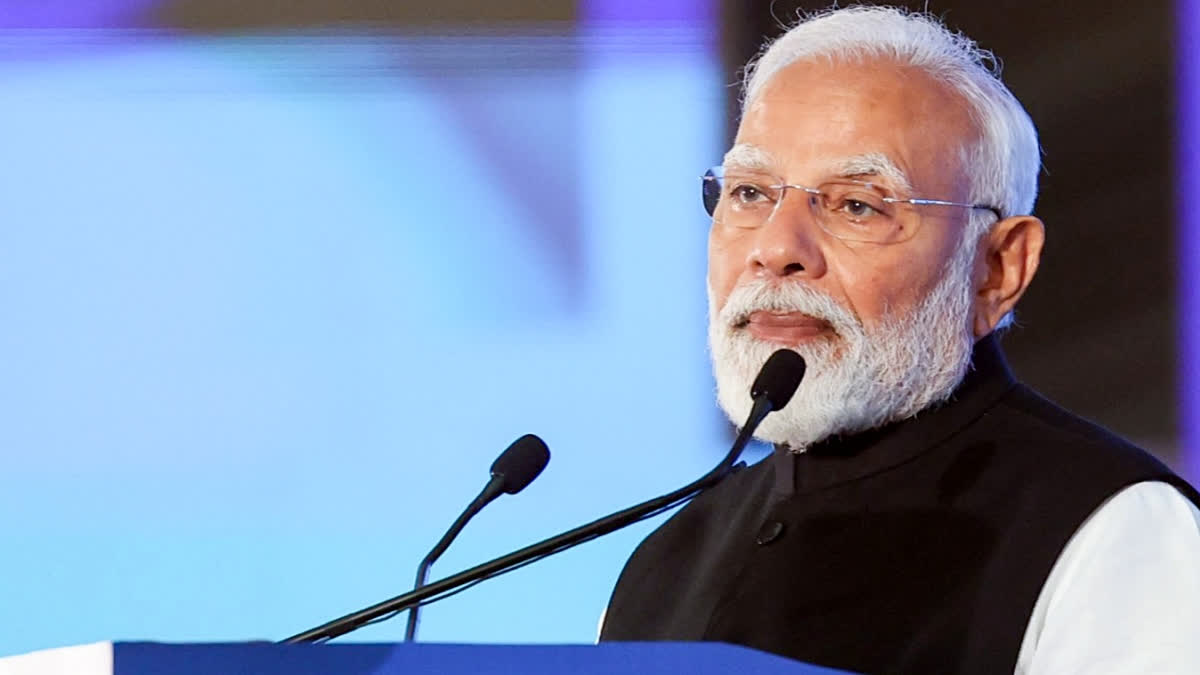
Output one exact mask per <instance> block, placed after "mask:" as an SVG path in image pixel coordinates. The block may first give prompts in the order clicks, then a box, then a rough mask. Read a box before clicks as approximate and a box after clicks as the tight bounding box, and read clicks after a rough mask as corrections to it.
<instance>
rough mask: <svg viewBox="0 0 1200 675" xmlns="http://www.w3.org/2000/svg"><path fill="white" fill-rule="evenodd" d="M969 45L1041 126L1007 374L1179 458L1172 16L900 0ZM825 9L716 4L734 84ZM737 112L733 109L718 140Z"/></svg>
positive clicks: (1132, 6)
mask: <svg viewBox="0 0 1200 675" xmlns="http://www.w3.org/2000/svg"><path fill="white" fill-rule="evenodd" d="M888 4H894V5H899V6H907V7H909V8H910V9H917V10H920V9H926V5H928V7H927V9H928V11H930V12H932V13H934V14H936V15H938V16H940V17H942V18H943V20H944V21H945V22H946V23H947V25H949V26H950V27H951V28H953V29H956V30H959V31H961V32H963V33H966V34H967V35H969V36H971V37H972V38H974V39H975V40H976V41H977V42H978V43H979V44H980V45H981V46H983V47H984V48H986V49H989V50H991V51H992V52H993V53H994V54H995V55H996V56H997V57H999V59H1000V61H1001V62H1002V64H1003V78H1004V81H1005V82H1006V83H1007V84H1008V86H1009V88H1010V89H1011V90H1012V91H1013V93H1014V94H1016V96H1017V98H1018V99H1020V100H1021V102H1022V103H1023V104H1024V105H1025V107H1026V109H1027V110H1028V111H1029V114H1030V116H1031V117H1032V118H1033V121H1034V124H1036V125H1037V128H1038V132H1039V134H1040V140H1041V145H1042V152H1043V171H1042V175H1041V180H1040V186H1039V188H1040V189H1039V195H1038V201H1037V206H1036V208H1035V213H1036V215H1038V216H1039V217H1040V218H1041V219H1042V220H1043V221H1044V222H1045V223H1046V249H1045V251H1044V253H1043V257H1042V266H1041V268H1040V270H1039V271H1038V275H1037V278H1036V279H1035V280H1034V283H1033V285H1032V287H1031V288H1030V290H1029V292H1028V293H1027V294H1026V295H1025V298H1024V299H1023V300H1022V301H1021V303H1020V305H1019V306H1018V311H1017V319H1018V325H1017V326H1016V327H1015V328H1014V329H1013V330H1011V331H1010V332H1009V334H1008V335H1007V336H1006V337H1005V339H1004V345H1005V348H1006V350H1007V352H1008V355H1009V358H1010V361H1011V362H1012V365H1013V369H1014V370H1015V371H1016V373H1017V375H1018V376H1019V377H1020V378H1021V379H1023V380H1024V381H1026V382H1027V383H1029V384H1030V385H1032V386H1033V387H1035V388H1037V389H1038V390H1040V391H1041V392H1042V393H1043V394H1045V395H1046V396H1048V397H1050V398H1051V399H1054V400H1055V401H1057V402H1058V403H1059V404H1061V405H1063V406H1065V407H1067V408H1070V409H1071V410H1073V411H1074V412H1076V413H1079V414H1082V415H1084V416H1085V417H1088V418H1090V419H1093V420H1095V421H1098V422H1100V423H1101V424H1103V425H1105V426H1107V427H1109V428H1111V429H1113V430H1114V431H1116V432H1118V433H1120V434H1122V435H1124V436H1126V437H1128V438H1130V439H1132V440H1133V441H1135V442H1137V443H1139V444H1142V445H1144V446H1145V447H1147V448H1148V449H1150V450H1152V451H1154V452H1155V453H1156V454H1158V455H1159V456H1160V457H1162V458H1163V459H1164V460H1167V461H1173V460H1174V459H1175V453H1176V446H1177V407H1178V404H1177V400H1176V398H1177V397H1176V385H1175V373H1176V363H1177V345H1176V329H1175V311H1176V309H1175V308H1176V297H1175V296H1176V292H1175V269H1176V265H1177V264H1178V263H1177V260H1176V255H1175V253H1174V240H1175V227H1174V216H1173V214H1174V209H1173V201H1174V172H1173V171H1172V168H1171V138H1172V136H1173V119H1172V110H1173V100H1172V78H1173V64H1172V53H1173V52H1172V50H1173V47H1172V44H1171V39H1170V38H1171V24H1170V19H1171V15H1170V3H1120V4H1114V5H1113V6H1111V7H1106V6H1103V5H1102V4H1101V3H1083V2H1064V3H1043V2H1029V1H1022V2H1012V1H1008V2H1004V1H1000V2H996V1H993V2H969V1H963V2H948V1H944V2H929V3H924V2H908V3H902V2H895V3H888ZM825 6H827V3H823V2H789V1H788V0H754V1H751V2H726V3H724V6H723V9H722V25H723V26H724V34H723V42H722V54H723V58H724V62H725V64H726V66H727V69H728V71H729V73H730V78H731V79H730V81H735V80H736V78H738V77H740V68H741V67H742V64H744V63H745V62H746V61H747V60H748V59H750V58H751V57H752V56H753V55H754V54H755V53H756V52H757V51H758V50H759V48H760V47H761V45H762V43H763V40H764V39H766V38H768V37H774V36H776V35H778V34H780V33H781V32H782V31H783V28H781V24H780V22H781V21H783V22H787V23H792V22H794V21H795V18H796V15H797V14H796V13H797V10H805V11H812V10H817V9H821V8H823V7H825ZM737 112H738V101H737V98H736V97H735V96H731V97H730V101H729V120H730V124H729V128H728V132H727V133H728V134H729V138H730V139H732V137H733V135H734V131H735V130H736V124H737Z"/></svg>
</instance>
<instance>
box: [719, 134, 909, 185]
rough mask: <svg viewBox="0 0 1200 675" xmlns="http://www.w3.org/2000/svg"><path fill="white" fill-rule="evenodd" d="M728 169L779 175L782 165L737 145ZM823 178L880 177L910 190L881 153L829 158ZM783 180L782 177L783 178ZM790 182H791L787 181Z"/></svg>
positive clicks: (729, 155) (763, 152)
mask: <svg viewBox="0 0 1200 675" xmlns="http://www.w3.org/2000/svg"><path fill="white" fill-rule="evenodd" d="M724 166H725V169H726V170H727V171H728V170H730V169H734V170H738V169H740V170H747V171H762V172H766V173H773V174H776V175H780V174H781V172H782V171H783V168H784V167H783V164H782V162H780V161H779V159H778V158H777V157H776V156H775V155H773V154H771V152H770V151H768V150H767V149H765V148H763V147H761V146H758V145H754V144H753V143H738V144H736V145H734V146H733V147H732V148H730V149H729V152H726V153H725V162H724ZM821 166H822V171H823V172H824V174H825V175H822V176H821V178H862V177H872V176H878V177H880V178H883V179H885V180H886V181H887V182H889V183H891V184H892V185H894V186H895V187H897V188H909V187H910V186H911V182H910V181H909V179H908V175H907V174H906V173H905V172H904V171H903V170H902V169H901V168H900V167H899V166H898V165H897V164H896V162H894V161H893V160H892V159H891V158H890V157H888V156H887V155H886V154H884V153H882V152H863V153H861V154H856V155H848V156H845V157H830V158H828V159H827V160H825V161H822V162H821ZM780 177H783V176H780ZM788 180H790V179H788Z"/></svg>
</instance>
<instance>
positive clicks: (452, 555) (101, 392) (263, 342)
mask: <svg viewBox="0 0 1200 675" xmlns="http://www.w3.org/2000/svg"><path fill="white" fill-rule="evenodd" d="M706 30H707V29H705V28H704V27H703V26H689V25H672V24H668V23H659V24H645V25H639V24H612V25H607V24H605V25H601V24H596V25H594V26H591V27H586V26H585V27H583V28H581V29H579V30H577V31H569V32H566V33H561V32H558V33H556V32H554V31H546V30H534V29H531V30H530V31H528V32H527V33H525V34H519V33H512V32H510V33H509V34H499V33H486V32H479V33H475V34H470V35H467V34H463V35H458V36H454V35H423V36H422V35H396V34H380V33H370V32H365V31H358V32H354V31H350V30H345V29H342V30H329V31H322V32H316V33H308V34H296V33H278V34H255V33H250V34H239V35H228V36H221V37H214V36H203V35H183V34H173V33H167V32H154V31H129V30H127V31H119V30H112V31H101V30H90V29H80V30H62V29H59V30H49V29H46V30H8V31H5V32H4V33H3V35H2V36H0V43H2V44H0V82H2V85H0V86H2V92H3V93H2V94H0V96H2V97H3V105H0V130H2V131H0V137H2V138H3V142H2V143H0V147H2V148H3V156H4V161H3V162H2V163H0V221H2V223H3V226H2V227H0V312H2V314H3V330H2V331H0V353H3V355H4V357H3V359H2V360H0V449H2V450H3V452H4V457H5V460H6V461H5V470H4V471H3V472H2V473H0V512H2V513H3V514H5V517H4V520H3V524H2V525H0V531H2V533H3V540H4V553H3V555H2V556H0V580H2V581H0V625H3V626H5V630H3V631H0V655H4V654H11V653H16V652H24V651H30V650H34V649H40V648H44V647H50V646H57V645H65V644H73V643H81V642H90V641H96V640H104V639H153V640H171V641H206V640H242V639H278V638H282V637H285V636H287V635H289V634H292V633H295V632H298V631H300V630H302V629H305V628H308V627H310V626H312V625H315V624H318V623H321V622H323V621H325V620H327V619H330V618H332V617H334V616H337V615H340V614H342V613H345V612H348V611H352V610H354V609H357V608H359V607H361V606H364V605H367V604H371V603H373V602H376V601H378V600H381V599H384V598H386V597H390V596H392V595H397V594H399V593H401V592H404V591H405V590H407V589H408V588H409V586H410V584H411V580H412V576H413V570H414V567H415V565H416V563H417V561H418V560H419V559H420V558H421V556H422V555H424V553H425V552H426V551H427V550H428V549H429V547H430V546H432V545H433V543H434V542H435V541H436V540H437V538H438V537H439V536H440V535H441V533H442V531H443V530H444V529H445V528H446V527H447V526H448V525H449V524H450V522H451V521H452V520H453V518H454V517H455V516H456V515H457V514H458V513H459V511H460V510H461V509H462V508H463V507H464V506H465V505H466V503H467V502H468V500H470V499H471V498H472V497H473V496H474V495H475V494H476V493H477V491H478V490H479V489H480V488H481V487H482V485H483V483H484V482H485V481H486V479H487V468H488V466H489V465H490V463H491V461H492V460H493V459H494V458H495V456H496V455H497V454H499V452H500V451H501V450H502V449H503V448H504V447H505V446H507V445H508V443H510V442H511V441H512V440H513V439H515V438H516V437H518V436H520V435H521V434H524V433H527V432H533V433H537V434H539V435H541V436H542V437H543V438H545V439H546V441H547V442H548V443H549V445H550V448H551V452H552V453H553V459H552V460H551V463H550V466H549V468H548V469H547V470H546V472H545V473H544V474H543V475H542V477H541V478H539V479H538V480H537V481H536V482H535V483H534V484H533V485H532V486H530V487H529V488H528V489H527V490H526V491H525V492H523V493H521V494H520V495H517V496H515V497H504V498H502V499H501V500H499V501H497V502H496V503H495V504H493V505H492V506H491V507H490V508H489V509H488V510H486V511H485V512H484V513H483V514H482V515H480V516H479V517H478V518H477V519H476V520H475V521H474V522H472V523H471V524H470V525H469V526H468V527H467V529H466V530H465V532H464V533H463V535H462V536H461V537H460V539H459V541H458V542H457V543H456V544H455V546H453V547H452V548H451V550H450V552H449V553H448V554H447V555H446V556H445V557H444V558H443V559H442V560H441V561H440V562H439V563H438V564H437V565H436V566H435V567H434V571H433V574H432V576H431V578H433V579H437V578H440V577H442V576H446V575H448V574H450V573H453V572H456V571H458V570H460V569H463V568H465V567H468V566H471V565H474V564H476V563H478V562H482V561H483V560H485V559H489V558H491V557H494V556H496V555H499V554H502V553H505V552H507V551H508V550H511V549H514V548H517V547H520V546H524V545H526V544H529V543H532V542H533V541H536V540H538V539H541V538H544V537H546V536H550V535H552V534H555V533H557V532H559V531H561V530H564V529H567V528H569V527H573V526H575V525H578V524H581V523H583V522H585V521H587V520H591V519H593V518H596V517H599V516H601V515H604V514H605V513H607V512H609V511H612V510H615V509H617V508H620V507H623V506H626V505H628V504H630V503H633V502H635V501H639V500H641V499H644V498H648V497H651V496H654V495H656V494H659V493H662V492H666V491H668V490H670V489H673V488H674V487H676V486H678V485H680V484H682V483H684V482H687V481H689V480H691V479H693V478H695V477H696V476H698V475H699V474H701V473H703V471H705V470H706V469H707V468H708V467H709V465H711V464H712V463H714V462H715V461H716V459H717V458H718V457H719V456H720V455H721V454H722V453H723V451H724V448H725V446H726V443H727V440H728V439H727V432H726V427H725V426H724V424H723V422H722V420H721V418H720V416H719V414H718V412H717V410H716V408H715V404H714V403H713V395H712V389H713V384H712V381H711V376H710V374H709V370H708V365H707V357H706V355H705V342H704V335H705V306H704V302H705V301H704V297H705V294H704V258H705V240H706V228H707V220H706V218H705V216H704V213H703V211H702V210H701V208H700V206H699V199H698V198H697V197H698V176H699V175H700V174H701V173H702V172H703V169H704V167H706V166H708V165H710V164H714V163H717V162H718V161H719V159H720V156H719V152H720V150H721V148H720V147H719V143H720V141H719V139H720V137H721V132H722V128H723V126H722V125H723V120H722V119H721V115H722V111H723V109H724V108H723V105H724V96H725V93H726V92H725V87H726V86H727V84H728V83H727V82H725V81H724V76H723V75H722V74H721V72H720V68H719V60H718V58H717V56H716V54H715V49H714V48H713V47H712V45H711V42H712V41H711V36H710V35H709V34H708V33H707V32H706ZM651 527H652V523H643V524H641V525H639V526H636V527H634V528H630V529H629V530H627V531H624V532H621V533H618V534H617V535H614V536H611V537H608V538H606V539H603V540H600V541H597V542H594V543H590V544H587V545H585V546H583V547H580V548H577V549H575V550H572V551H570V552H568V553H565V554H563V555H560V556H558V557H555V558H552V559H549V560H546V561H544V562H542V563H540V564H538V565H534V566H531V567H527V568H524V569H522V570H520V571H518V572H515V573H513V574H510V575H508V576H505V577H502V578H499V579H495V580H492V581H490V582H488V583H486V584H483V585H481V586H479V587H477V588H475V589H472V590H471V591H469V592H467V593H463V594H461V595H458V596H455V597H453V598H451V599H448V600H446V601H444V602H441V603H439V604H436V605H433V606H431V607H429V608H428V609H426V610H425V612H424V614H423V621H422V628H421V637H422V638H423V639H426V640H431V641H456V642H476V641H479V642H587V641H591V640H592V639H593V638H594V636H595V630H596V624H597V620H598V618H599V616H600V613H601V611H602V609H603V607H604V605H605V603H606V601H607V598H608V594H609V592H610V590H611V587H612V584H613V583H614V581H615V579H616V575H617V574H618V573H619V571H620V567H621V565H622V564H623V562H624V560H625V558H626V557H627V556H628V554H629V553H630V552H631V550H632V548H633V546H634V545H635V544H636V542H637V541H639V540H640V538H641V537H643V536H645V534H646V533H647V532H648V531H649V529H650V528H651ZM402 633H403V625H402V621H392V622H390V623H385V624H382V625H379V626H375V627H371V628H369V629H366V630H363V631H361V632H360V633H356V634H355V635H354V639H358V640H396V639H399V637H400V636H401V635H402Z"/></svg>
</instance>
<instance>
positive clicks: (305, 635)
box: [282, 349, 805, 644]
mask: <svg viewBox="0 0 1200 675" xmlns="http://www.w3.org/2000/svg"><path fill="white" fill-rule="evenodd" d="M804 371H805V364H804V359H803V358H802V357H801V356H800V355H799V354H797V353H796V352H794V351H791V350H790V349H780V350H778V351H776V352H775V353H774V354H772V355H771V356H770V358H768V359H767V361H766V363H764V364H763V367H762V370H760V371H759V373H758V377H756V378H755V379H754V384H753V386H752V387H751V389H750V391H751V397H752V398H753V401H754V403H753V405H752V406H751V409H750V414H749V415H748V416H747V419H746V423H745V424H744V425H743V426H742V428H741V429H740V430H739V431H738V435H737V438H736V439H734V441H733V445H732V446H731V447H730V449H729V453H728V454H726V455H725V457H724V458H723V459H722V460H721V462H720V463H719V464H717V465H716V466H715V467H713V469H712V470H711V471H709V472H708V473H706V474H704V475H703V476H701V477H700V478H698V479H697V480H695V481H692V482H691V483H688V484H687V485H685V486H683V487H681V488H679V489H678V490H675V491H674V492H669V493H667V494H665V495H662V496H661V497H656V498H654V499H650V500H648V501H645V502H642V503H641V504H637V505H635V506H631V507H629V508H627V509H623V510H621V511H617V512H616V513H613V514H610V515H608V516H605V517H603V518H600V519H599V520H594V521H592V522H590V523H588V524H586V525H582V526H580V527H577V528H575V529H573V530H568V531H566V532H563V533H562V534H559V535H557V536H554V537H550V538H549V539H545V540H543V541H540V542H538V543H536V544H532V545H530V546H526V547H525V548H523V549H520V550H517V551H514V552H512V553H509V554H508V555H504V556H501V557H499V558H496V559H494V560H491V561H488V562H485V563H483V564H481V565H476V566H475V567H472V568H470V569H467V570H464V571H462V572H459V573H458V574H454V575H452V576H449V577H446V578H445V579H441V580H440V581H435V582H433V583H431V584H429V585H427V586H422V587H421V588H417V589H414V590H412V591H409V592H408V593H405V594H404V595H398V596H396V597H394V598H391V599H389V600H384V601H383V602H379V603H376V604H374V605H371V606H370V607H366V608H364V609H360V610H358V611H357V612H353V613H351V614H347V615H345V616H343V617H340V618H337V619H334V620H332V621H328V622H326V623H323V624H321V625H320V626H317V627H316V628H311V629H309V630H306V631H304V632H302V633H297V634H295V635H293V636H291V637H289V638H285V639H284V640H282V643H284V644H295V643H300V642H313V641H317V640H329V639H332V638H335V637H337V636H339V635H345V634H346V633H349V632H350V631H353V630H355V629H357V628H360V627H362V626H364V625H366V624H368V623H372V622H375V621H378V620H381V617H386V616H390V615H392V614H395V613H397V612H400V611H403V610H405V609H408V608H410V607H414V606H416V605H419V604H422V603H424V604H428V603H430V602H434V601H436V600H440V599H441V598H444V597H449V596H450V595H453V594H454V593H458V592H460V591H463V590H466V587H468V586H471V585H474V584H477V583H479V582H481V581H484V580H485V579H490V578H491V577H494V576H498V575H501V574H504V573H506V572H511V571H512V570H515V569H517V568H518V567H523V566H525V565H528V564H530V563H533V562H536V561H538V560H540V559H542V558H545V557H547V556H550V555H554V554H555V553H560V552H562V551H565V550H567V549H569V548H573V547H575V546H578V545H579V544H582V543H584V542H587V541H591V540H592V539H595V538H597V537H601V536H603V535H606V534H608V533H610V532H614V531H616V530H619V529H621V528H623V527H625V526H627V525H632V524H633V523H636V522H638V521H641V520H645V519H647V518H651V517H653V516H656V515H658V514H660V513H662V512H664V511H667V510H670V509H672V508H674V507H676V506H678V505H680V504H682V503H684V502H686V501H688V500H690V499H692V498H694V497H695V496H696V495H698V494H700V492H702V491H703V490H706V489H708V488H709V487H712V486H713V485H716V484H717V483H719V482H720V481H721V479H723V478H724V477H725V476H726V475H727V474H728V473H729V470H730V468H731V467H732V466H733V463H734V462H735V461H737V458H738V457H739V456H740V455H741V454H742V450H743V449H744V448H745V447H746V444H747V443H748V442H749V441H750V438H751V437H752V436H753V435H754V430H755V429H757V428H758V425H759V424H761V423H762V421H763V419H765V418H766V416H767V415H769V414H770V413H771V412H772V411H775V410H781V409H782V408H783V407H784V406H786V405H787V404H788V401H790V400H791V399H792V395H793V394H795V393H796V389H797V388H798V387H799V386H800V381H801V380H802V379H803V378H804ZM531 480H532V479H531Z"/></svg>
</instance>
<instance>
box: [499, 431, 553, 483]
mask: <svg viewBox="0 0 1200 675" xmlns="http://www.w3.org/2000/svg"><path fill="white" fill-rule="evenodd" d="M549 462H550V448H547V447H546V443H545V442H544V441H543V440H542V439H540V438H538V437H537V436H534V435H533V434H525V435H524V436H522V437H520V438H518V439H517V440H515V441H513V443H512V445H510V446H508V449H507V450H505V451H504V452H502V453H500V456H499V457H497V458H496V461H495V462H492V475H493V476H497V475H501V476H504V491H505V492H507V493H508V494H510V495H515V494H517V493H518V492H520V491H521V490H524V489H525V486H526V485H529V484H530V483H532V482H533V479H534V478H537V477H538V474H540V473H541V472H542V469H545V468H546V464H548V463H549Z"/></svg>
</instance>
